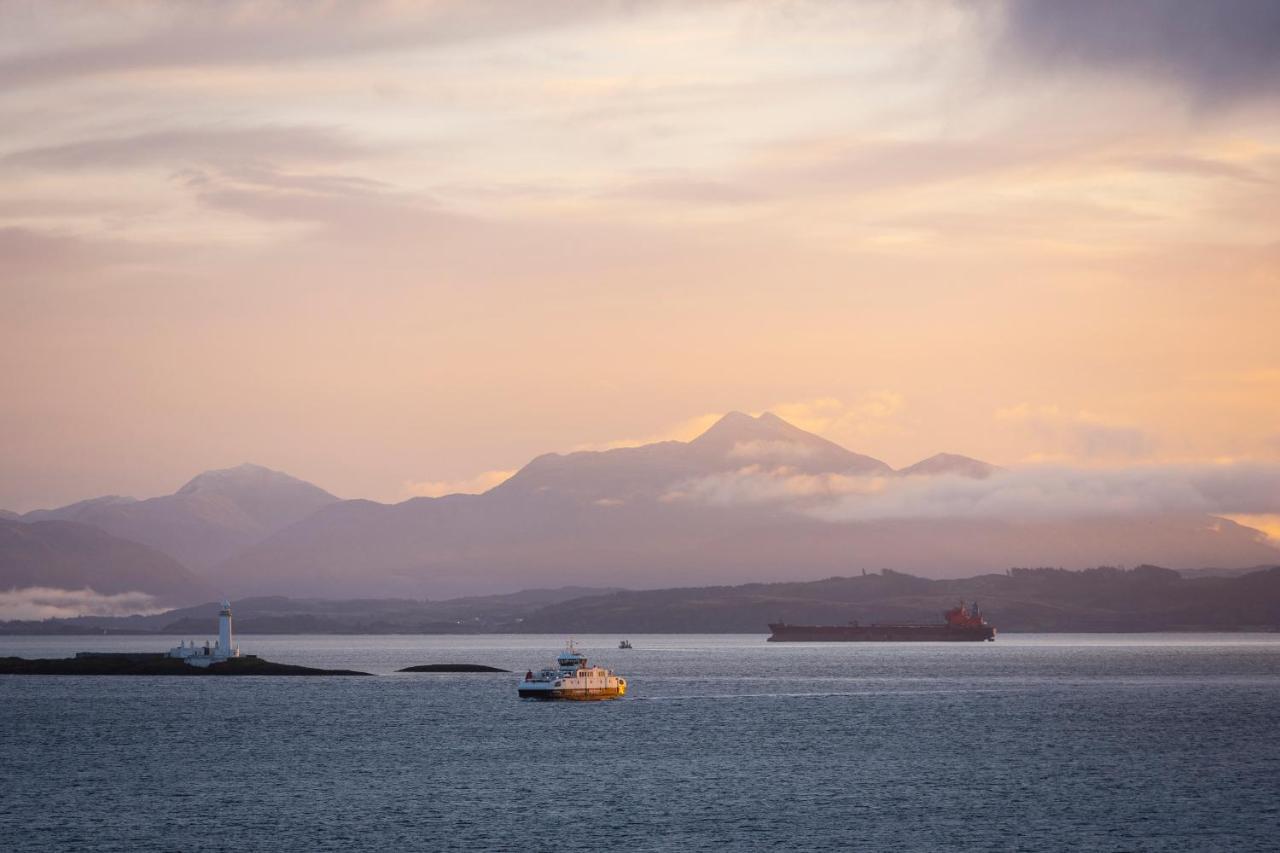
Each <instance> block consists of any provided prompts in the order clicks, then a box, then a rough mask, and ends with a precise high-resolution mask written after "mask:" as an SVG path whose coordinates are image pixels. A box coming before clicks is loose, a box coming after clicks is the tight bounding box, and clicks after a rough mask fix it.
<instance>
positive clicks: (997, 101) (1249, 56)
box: [0, 0, 1280, 535]
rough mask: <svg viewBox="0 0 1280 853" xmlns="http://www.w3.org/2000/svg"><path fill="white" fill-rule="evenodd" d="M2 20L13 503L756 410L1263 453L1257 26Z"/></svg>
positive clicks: (967, 19) (352, 491) (398, 11)
mask: <svg viewBox="0 0 1280 853" xmlns="http://www.w3.org/2000/svg"><path fill="white" fill-rule="evenodd" d="M0 19H3V20H4V22H5V26H3V27H0V127H2V128H4V131H3V133H0V360H2V363H3V365H4V369H3V370H0V400H3V405H2V406H0V508H6V509H10V510H28V509H32V508H36V507H41V506H56V505H59V504H64V503H67V502H70V501H73V500H78V499H81V498H85V497H89V496H93V495H98V494H108V493H118V494H132V495H137V496H150V495H156V494H163V493H168V492H171V491H173V490H175V489H176V488H177V487H178V486H180V485H181V484H182V483H183V482H184V481H186V480H187V479H189V478H190V477H191V476H193V475H194V474H196V473H198V472H199V471H202V470H206V469H210V468H220V467H229V466H232V465H236V464H239V463H241V462H245V461H250V462H255V463H258V464H262V465H266V466H268V467H271V468H275V469H279V470H284V471H288V472H290V473H292V474H294V475H296V476H299V477H302V478H304V479H307V480H310V481H312V482H315V483H317V484H319V485H321V486H323V487H324V488H327V489H329V490H330V491H332V492H334V493H335V494H338V495H340V496H342V497H367V498H372V499H375V500H380V501H397V500H404V499H406V498H408V497H411V496H414V495H432V494H441V493H444V492H447V491H453V490H457V489H468V490H476V489H482V488H484V487H486V486H487V485H492V484H493V483H495V482H497V481H498V480H500V479H501V477H502V476H503V472H508V471H511V470H513V469H515V468H518V467H519V466H521V465H523V464H524V463H525V462H527V461H528V460H529V459H531V458H532V457H533V456H535V455H537V454H540V453H543V452H548V451H560V452H566V451H571V450H576V449H599V448H606V447H614V446H620V445H624V444H627V443H637V442H643V441H649V440H657V439H662V438H690V437H692V436H693V435H695V434H697V432H698V431H699V430H700V429H702V428H705V427H706V426H707V425H709V424H710V423H711V422H712V421H713V420H714V418H715V417H716V416H717V415H718V414H720V413H723V412H726V411H730V410H741V411H747V412H752V413H757V412H761V411H765V410H770V411H773V412H775V413H777V414H778V415H780V416H782V417H783V418H785V419H787V420H789V421H791V422H793V423H795V424H796V425H798V426H801V427H804V428H806V429H811V430H814V431H816V432H819V433H820V434H822V435H824V436H825V437H827V438H830V439H832V440H834V441H837V442H839V443H841V444H843V445H845V446H846V447H849V448H850V449H853V450H856V451H858V452H860V453H866V454H870V455H872V456H876V457H878V458H880V459H883V460H884V461H886V462H888V463H889V464H891V465H894V466H895V467H900V466H904V465H908V464H910V463H912V462H915V461H917V460H919V459H921V458H924V457H926V456H929V455H931V454H933V453H936V452H940V451H948V452H955V453H963V454H967V455H970V456H975V457H979V458H982V459H985V460H987V461H990V462H993V463H996V464H999V465H1004V466H1019V465H1029V464H1041V465H1053V466H1068V467H1072V468H1097V467H1113V468H1114V467H1134V466H1188V465H1206V464H1209V465H1212V464H1220V463H1222V462H1225V461H1232V462H1236V463H1241V462H1246V463H1260V464H1264V465H1265V464H1274V463H1276V462H1280V334H1278V333H1277V318H1280V194H1278V192H1277V191H1278V189H1280V51H1277V50H1276V49H1275V44H1276V43H1277V42H1278V41H1280V4H1277V3H1275V2H1271V0H1262V1H1261V2H1251V1H1249V0H1218V2H1214V3H1211V4H1210V3H1200V2H1158V0H1130V2H1126V3H1122V4H1115V3H1109V2H1095V1H1094V0H1081V2H1074V3H1061V2H1056V0H1027V2H1019V3H1014V4H1011V5H1004V4H1002V3H999V2H977V0H974V2H941V1H940V0H939V2H924V0H921V2H910V0H909V2H905V3H898V2H895V3H880V2H864V3H817V2H761V3H750V2H705V3H661V2H654V3H629V2H560V3H539V4H530V3H519V2H509V3H496V2H485V0H469V2H424V3H408V2H404V3H401V2H370V3H337V2H335V3H315V4H306V3H289V2H258V3H244V2H224V3H213V2H209V3H183V4H172V3H147V2H129V3H110V2H107V3H69V2H56V0H55V2H0ZM1276 529H1277V531H1278V534H1277V535H1280V526H1277V528H1276Z"/></svg>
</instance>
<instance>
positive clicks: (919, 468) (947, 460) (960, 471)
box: [898, 453, 1001, 480]
mask: <svg viewBox="0 0 1280 853" xmlns="http://www.w3.org/2000/svg"><path fill="white" fill-rule="evenodd" d="M999 470H1001V469H1000V467H999V466H998V465H992V464H991V463H990V462H983V461H982V460H981V459H974V458H973V457H971V456H961V455H960V454H958V453H935V454H934V455H933V456H930V457H929V458H928V459H922V460H920V461H919V462H917V463H916V464H914V465H908V466H907V467H906V468H901V469H899V470H898V473H899V474H903V475H905V476H912V475H921V476H929V477H936V476H939V475H943V474H953V475H957V476H960V477H972V478H974V479H975V480H985V479H986V478H987V477H990V476H991V475H992V474H994V473H996V472H997V471H999Z"/></svg>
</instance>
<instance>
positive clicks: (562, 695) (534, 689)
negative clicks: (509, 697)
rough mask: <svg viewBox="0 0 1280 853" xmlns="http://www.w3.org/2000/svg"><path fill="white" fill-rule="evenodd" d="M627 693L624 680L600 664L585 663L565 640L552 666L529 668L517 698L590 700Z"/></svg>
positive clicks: (620, 695)
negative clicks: (588, 664)
mask: <svg viewBox="0 0 1280 853" xmlns="http://www.w3.org/2000/svg"><path fill="white" fill-rule="evenodd" d="M626 693H627V680H626V679H625V678H622V677H620V676H618V675H617V674H616V673H615V672H613V671H612V670H609V669H605V668H604V667H601V666H587V658H586V656H585V655H583V654H582V653H581V652H579V651H578V650H577V649H576V648H574V646H573V643H572V642H570V643H569V648H567V649H565V650H564V651H563V652H561V653H560V656H559V657H557V658H556V665H555V667H548V668H547V669H543V670H539V671H538V672H534V671H533V670H529V671H528V672H526V673H525V674H524V681H522V682H520V698H521V699H544V700H546V699H563V700H569V701H578V702H591V701H598V700H601V699H618V698H620V697H622V696H625V695H626Z"/></svg>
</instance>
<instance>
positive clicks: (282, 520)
mask: <svg viewBox="0 0 1280 853" xmlns="http://www.w3.org/2000/svg"><path fill="white" fill-rule="evenodd" d="M337 500H338V498H336V497H334V496H333V495H331V494H329V493H328V492H326V491H325V490H324V489H321V488H319V487H317V486H313V485H311V484H310V483H306V482H303V481H302V480H299V479H296V478H294V477H291V476H289V475H288V474H283V473H280V472H279V471H272V470H269V469H267V468H263V467H261V466H258V465H248V464H246V465H241V466H239V467H237V468H227V469H224V470H220V471H207V472H205V473H203V474H200V475H198V476H197V477H195V478H193V479H192V480H191V481H190V482H188V483H187V484H186V485H184V486H183V487H182V488H181V489H179V490H178V491H177V492H175V493H173V494H172V495H165V496H163V497H157V498H150V499H148V500H135V499H133V498H125V497H119V496H115V495H112V496H108V497H101V498H93V499H91V500H87V501H80V502H78V503H74V504H70V505H69V506H65V507H61V508H59V509H52V510H35V511H32V512H29V513H27V514H26V515H24V516H23V517H22V518H23V520H24V521H50V520H63V521H77V522H81V523H83V524H89V525H92V526H94V527H97V528H99V529H101V530H105V531H106V532H108V533H110V534H112V535H114V536H119V537H121V538H123V539H131V540H133V541H135V542H140V543H143V544H145V545H149V546H151V547H153V548H155V549H157V550H159V551H162V552H164V553H166V554H168V555H169V556H171V557H174V558H175V559H177V560H179V561H181V562H182V563H184V564H185V565H187V566H190V567H191V568H194V569H205V568H208V567H210V566H212V565H214V564H216V563H218V562H220V561H222V560H225V559H227V558H228V557H230V556H232V555H233V554H235V553H236V552H238V551H240V550H242V549H243V548H245V547H247V546H249V545H252V544H254V543H255V542H258V541H260V540H262V539H264V538H266V537H267V536H269V535H270V534H272V533H274V532H276V531H278V530H280V529H282V528H284V527H286V526H288V525H289V524H292V523H293V522H295V521H298V520H300V519H302V518H304V517H306V516H308V515H310V514H311V513H313V512H315V511H316V510H317V509H320V508H321V507H324V506H327V505H329V504H332V503H335V502H336V501H337Z"/></svg>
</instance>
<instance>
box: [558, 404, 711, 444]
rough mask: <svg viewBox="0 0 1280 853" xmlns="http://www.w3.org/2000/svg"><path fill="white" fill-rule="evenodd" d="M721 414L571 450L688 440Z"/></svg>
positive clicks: (687, 420) (700, 432) (700, 417)
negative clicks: (659, 430)
mask: <svg viewBox="0 0 1280 853" xmlns="http://www.w3.org/2000/svg"><path fill="white" fill-rule="evenodd" d="M723 416H724V413H723V412H715V413H712V414H707V415H698V416H697V417H692V418H686V419H685V420H683V421H680V422H679V423H676V424H673V425H671V426H670V427H668V428H667V429H665V430H662V431H661V432H656V433H653V434H651V435H648V436H645V437H643V438H618V439H613V440H611V441H597V442H587V443H585V444H578V445H575V446H574V447H573V448H572V451H573V452H577V451H580V450H617V449H618V448H619V447H640V446H641V445H645V444H657V443H658V442H661V441H689V440H690V439H693V438H697V437H698V436H700V435H702V434H703V433H704V432H706V431H707V430H708V429H710V428H711V427H712V425H713V424H715V422H716V421H718V420H720V418H722V417H723Z"/></svg>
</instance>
